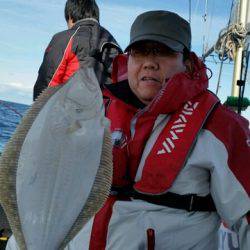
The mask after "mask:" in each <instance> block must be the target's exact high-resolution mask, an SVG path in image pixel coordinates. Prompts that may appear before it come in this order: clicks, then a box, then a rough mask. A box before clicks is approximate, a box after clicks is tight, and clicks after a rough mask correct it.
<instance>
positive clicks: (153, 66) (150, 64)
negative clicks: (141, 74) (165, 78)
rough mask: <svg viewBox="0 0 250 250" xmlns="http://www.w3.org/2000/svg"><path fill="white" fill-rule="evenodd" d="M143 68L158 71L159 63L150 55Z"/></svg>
mask: <svg viewBox="0 0 250 250" xmlns="http://www.w3.org/2000/svg"><path fill="white" fill-rule="evenodd" d="M143 68H144V69H147V70H149V69H150V70H158V69H159V63H158V62H157V61H156V60H155V58H153V56H151V55H148V56H146V57H145V59H144V63H143Z"/></svg>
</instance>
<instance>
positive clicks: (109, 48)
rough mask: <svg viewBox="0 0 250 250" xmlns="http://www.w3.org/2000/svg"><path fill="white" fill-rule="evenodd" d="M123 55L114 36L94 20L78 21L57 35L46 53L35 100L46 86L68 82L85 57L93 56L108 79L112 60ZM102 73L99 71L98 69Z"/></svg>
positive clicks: (35, 92) (35, 88) (39, 74)
mask: <svg viewBox="0 0 250 250" xmlns="http://www.w3.org/2000/svg"><path fill="white" fill-rule="evenodd" d="M120 52H121V49H120V47H119V45H118V43H117V42H116V40H115V39H114V37H113V36H112V35H111V34H110V33H109V32H108V31H107V30H106V29H104V28H103V27H102V26H100V24H99V23H98V22H97V21H96V20H95V19H92V18H86V19H82V20H79V21H77V22H76V23H75V24H74V26H73V27H72V28H71V29H68V30H64V31H62V32H59V33H57V34H55V35H54V36H53V38H52V40H51V41H50V43H49V45H48V47H47V49H46V50H45V54H44V58H43V62H42V64H41V66H40V69H39V72H38V78H37V80H36V83H35V85H34V92H33V100H35V99H36V98H37V97H38V96H39V94H40V93H41V92H42V91H43V90H44V89H45V88H46V87H47V86H56V85H59V84H61V83H65V82H66V81H67V80H68V79H69V78H70V77H71V76H72V75H73V74H74V72H76V71H77V69H78V68H79V67H82V66H84V63H85V58H86V57H89V56H90V57H94V58H95V59H96V60H97V61H98V62H100V63H101V64H102V66H103V68H104V70H103V72H104V74H106V76H109V74H110V72H111V65H112V60H113V58H114V57H115V56H116V55H117V54H118V53H120ZM97 71H99V70H97Z"/></svg>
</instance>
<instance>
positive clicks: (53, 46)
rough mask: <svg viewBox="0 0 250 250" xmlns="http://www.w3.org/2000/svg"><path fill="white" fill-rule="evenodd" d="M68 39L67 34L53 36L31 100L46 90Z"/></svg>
mask: <svg viewBox="0 0 250 250" xmlns="http://www.w3.org/2000/svg"><path fill="white" fill-rule="evenodd" d="M69 39H70V35H69V34H68V32H67V33H65V32H61V33H58V34H56V35H54V36H53V38H52V40H51V41H50V43H49V45H48V47H47V49H46V50H45V53H44V57H43V62H42V64H41V66H40V68H39V71H38V77H37V80H36V83H35V85H34V89H33V100H35V99H36V98H37V97H38V96H39V94H40V93H41V92H42V91H43V90H44V89H45V88H47V86H48V84H49V82H50V81H51V79H52V77H53V75H54V73H55V71H56V69H57V68H58V66H59V64H60V62H61V60H62V58H63V55H64V51H65V49H66V47H67V44H68V41H69Z"/></svg>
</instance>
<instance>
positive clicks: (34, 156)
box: [0, 68, 112, 250]
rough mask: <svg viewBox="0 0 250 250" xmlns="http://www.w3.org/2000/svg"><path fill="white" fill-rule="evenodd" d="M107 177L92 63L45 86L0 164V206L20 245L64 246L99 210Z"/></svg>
mask: <svg viewBox="0 0 250 250" xmlns="http://www.w3.org/2000/svg"><path fill="white" fill-rule="evenodd" d="M111 180H112V145H111V137H110V132H109V121H108V119H107V118H105V116H104V107H103V99H102V94H101V90H100V87H99V83H98V80H97V78H96V75H95V73H94V70H93V68H85V69H80V70H78V71H77V72H76V73H75V74H74V75H73V77H71V78H70V80H69V81H68V82H67V83H66V84H64V85H62V86H59V87H49V88H47V89H46V90H45V91H44V92H43V93H42V94H41V95H40V96H39V98H38V99H37V100H36V101H35V102H34V104H33V105H32V106H31V108H30V109H29V111H28V112H27V114H26V115H25V116H24V118H23V120H22V122H21V124H20V125H19V126H18V128H17V130H16V132H15V133H14V135H13V136H12V138H11V140H10V141H9V142H8V144H7V145H6V147H5V149H4V151H3V154H2V157H1V161H0V186H1V189H0V203H1V204H2V206H3V208H4V210H5V213H6V215H7V217H8V220H9V223H10V226H11V229H12V231H13V233H14V236H15V239H16V241H17V244H18V246H19V249H28V250H33V249H35V250H44V249H46V250H55V249H63V248H64V247H65V246H66V245H67V243H68V242H69V241H70V240H71V239H72V238H73V237H74V236H75V235H76V234H77V233H78V232H79V231H80V230H81V228H82V227H83V225H84V224H85V223H86V222H87V221H88V220H89V219H90V218H91V217H92V216H93V215H94V214H95V213H96V212H97V211H98V210H99V209H100V208H101V207H102V205H103V203H104V201H105V199H106V197H107V196H108V194H109V190H110V185H111Z"/></svg>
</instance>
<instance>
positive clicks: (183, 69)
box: [67, 11, 250, 250]
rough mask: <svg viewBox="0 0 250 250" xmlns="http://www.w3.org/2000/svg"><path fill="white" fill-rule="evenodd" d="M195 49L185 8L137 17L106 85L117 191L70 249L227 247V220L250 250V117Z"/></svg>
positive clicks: (151, 12)
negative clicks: (212, 82)
mask: <svg viewBox="0 0 250 250" xmlns="http://www.w3.org/2000/svg"><path fill="white" fill-rule="evenodd" d="M190 49H191V32H190V26H189V24H188V22H186V21H185V20H184V19H182V18H181V17H180V16H178V15H177V14H175V13H172V12H168V11H149V12H146V13H143V14H141V15H139V16H138V17H137V19H136V20H135V22H134V23H133V25H132V28H131V35H130V43H129V45H128V47H127V48H126V51H127V55H125V56H118V57H117V58H116V59H115V61H114V65H113V74H112V76H113V81H114V83H115V84H111V85H107V86H106V88H105V89H104V90H103V96H104V102H105V106H106V115H107V117H108V118H109V119H110V121H111V132H112V140H113V162H114V175H113V187H112V191H111V194H110V197H109V198H108V199H107V201H106V203H105V205H104V206H103V207H102V209H101V210H100V211H99V212H98V213H97V214H96V216H95V217H94V218H92V219H91V220H90V221H89V222H88V223H87V224H86V225H85V226H84V227H83V229H82V230H81V231H80V232H79V233H78V235H77V236H76V237H75V238H74V239H73V240H72V241H71V242H70V243H69V245H68V248H67V249H68V250H71V249H79V250H80V249H91V250H93V249H94V250H97V249H98V250H99V249H112V250H116V249H119V250H121V249H122V250H123V249H131V250H138V249H157V250H159V249H160V250H165V249H171V250H177V249H178V250H180V249H183V250H186V249H196V250H201V249H202V250H204V249H205V250H206V249H207V250H215V249H216V250H217V249H218V239H217V232H218V228H219V226H220V223H221V220H223V221H224V222H226V223H227V224H228V226H229V227H230V228H232V229H234V230H235V231H236V232H237V233H238V234H239V239H240V246H241V249H243V250H247V249H250V227H249V222H250V217H249V211H250V200H249V194H250V183H249V179H250V170H249V162H250V161H249V155H250V154H249V152H250V149H249V136H250V135H249V129H248V122H247V121H246V120H245V119H243V118H241V117H239V116H237V115H236V114H234V113H232V112H231V111H229V110H227V109H226V108H225V107H223V106H222V105H221V104H220V103H219V100H218V98H217V97H216V96H214V95H213V94H212V93H210V92H209V91H208V90H207V87H208V78H207V75H206V67H205V65H204V64H203V63H202V62H201V61H200V60H199V59H198V58H197V56H196V55H195V54H194V53H191V52H190Z"/></svg>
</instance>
